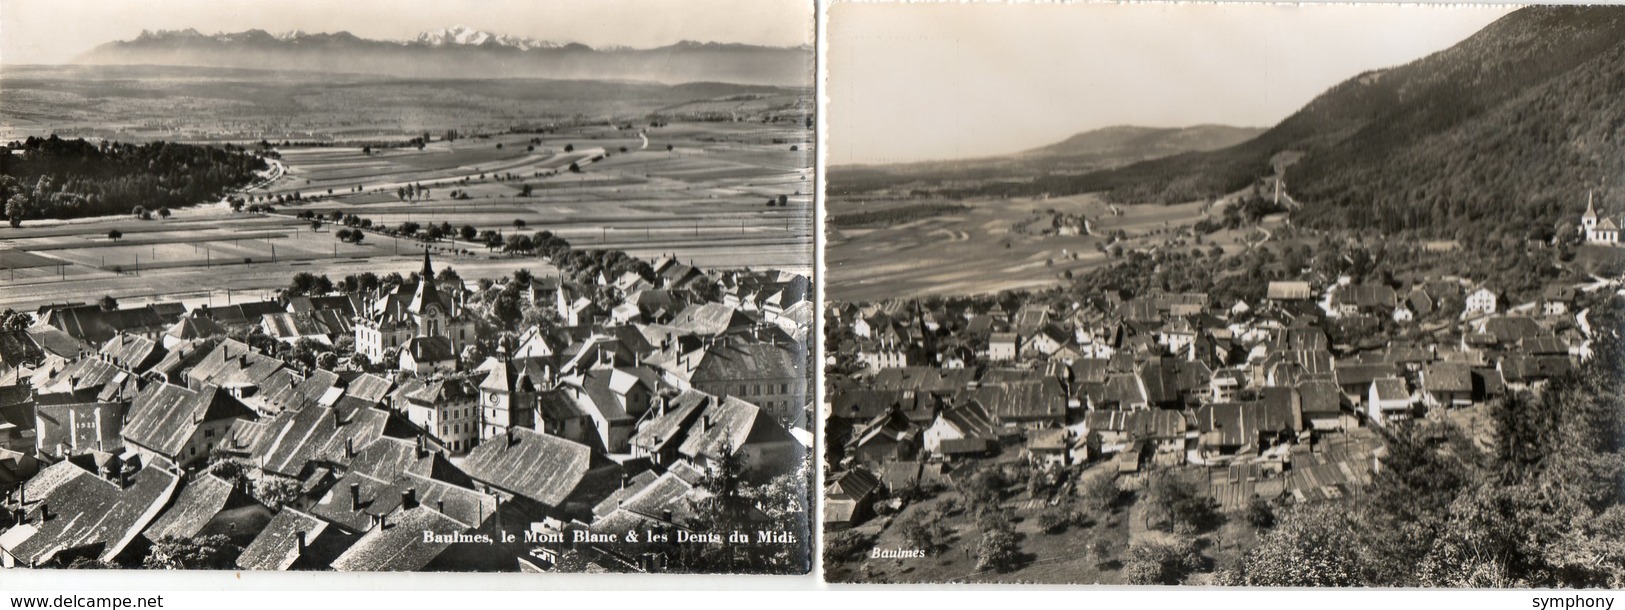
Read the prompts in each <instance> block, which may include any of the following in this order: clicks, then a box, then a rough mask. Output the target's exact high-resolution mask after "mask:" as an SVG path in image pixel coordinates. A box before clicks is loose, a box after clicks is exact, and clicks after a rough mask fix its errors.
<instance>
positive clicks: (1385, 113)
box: [957, 7, 1625, 235]
mask: <svg viewBox="0 0 1625 610" xmlns="http://www.w3.org/2000/svg"><path fill="white" fill-rule="evenodd" d="M1622 46H1625V7H1531V8H1525V9H1522V10H1519V11H1517V12H1514V13H1512V14H1510V15H1508V16H1506V17H1504V18H1502V19H1500V20H1498V21H1496V22H1495V23H1492V24H1490V25H1489V26H1488V27H1486V28H1484V29H1483V30H1481V31H1480V32H1478V33H1477V34H1474V35H1473V36H1472V37H1470V38H1468V39H1467V40H1465V41H1462V42H1461V43H1459V44H1457V45H1455V46H1453V47H1451V48H1449V49H1446V50H1444V51H1440V52H1438V53H1435V54H1433V55H1430V56H1428V57H1425V58H1422V59H1420V60H1417V61H1415V62H1411V63H1409V64H1406V65H1404V66H1400V67H1396V68H1391V69H1387V70H1377V71H1372V72H1367V73H1365V74H1361V75H1358V76H1356V77H1354V78H1351V79H1349V80H1347V81H1345V82H1343V83H1341V84H1339V85H1337V86H1336V87H1333V88H1331V89H1330V90H1328V91H1326V92H1325V93H1324V94H1321V95H1320V96H1319V97H1317V98H1315V99H1314V100H1313V101H1311V102H1310V103H1309V104H1308V105H1306V106H1305V107H1304V108H1303V109H1301V110H1299V111H1298V112H1297V113H1294V114H1293V115H1292V116H1290V117H1288V118H1287V119H1285V120H1283V121H1282V122H1281V123H1279V124H1278V125H1276V126H1275V127H1273V128H1271V129H1270V130H1269V131H1267V132H1265V133H1263V134H1262V135H1260V136H1258V137H1257V138H1254V139H1252V140H1250V141H1247V142H1244V143H1242V144H1238V145H1236V146H1233V147H1230V148H1226V149H1222V150H1217V151H1212V152H1197V153H1187V154H1181V155H1174V156H1170V157H1164V158H1161V159H1156V160H1152V161H1147V162H1144V163H1137V164H1133V165H1129V166H1127V167H1123V168H1118V169H1113V170H1108V171H1101V172H1094V173H1090V174H1087V175H1083V176H1054V177H1049V178H1045V179H1040V180H1036V181H1032V182H1027V183H1022V184H1015V183H1006V184H990V185H985V186H979V187H977V188H975V189H969V190H966V191H962V192H960V193H957V194H960V195H1022V194H1036V193H1040V192H1049V193H1075V192H1088V191H1106V192H1108V194H1109V197H1110V198H1111V199H1112V200H1114V201H1119V202H1173V201H1188V200H1192V199H1199V198H1205V197H1213V196H1217V195H1220V194H1223V193H1227V192H1231V191H1234V190H1237V189H1240V188H1243V187H1245V186H1246V185H1248V184H1249V183H1251V181H1252V180H1254V179H1255V178H1257V177H1258V176H1262V175H1267V174H1270V173H1272V171H1273V170H1272V168H1271V163H1270V161H1271V159H1272V158H1274V157H1275V155H1276V154H1278V153H1281V152H1284V151H1297V152H1302V153H1303V156H1302V158H1301V160H1300V161H1298V163H1297V164H1296V165H1294V166H1292V167H1291V168H1290V169H1289V170H1288V171H1287V178H1286V181H1287V184H1288V187H1289V189H1290V190H1291V191H1292V193H1293V194H1294V195H1295V196H1296V197H1297V198H1298V199H1299V200H1301V201H1303V202H1304V203H1305V204H1306V207H1305V209H1304V211H1303V212H1302V213H1301V214H1300V216H1299V218H1300V219H1301V220H1299V222H1300V223H1302V224H1307V225H1310V226H1321V227H1351V228H1373V229H1384V230H1399V229H1402V228H1417V229H1420V230H1422V231H1423V232H1426V233H1430V234H1455V233H1464V234H1481V235H1482V234H1491V233H1501V232H1503V231H1504V230H1505V229H1507V228H1508V227H1509V226H1521V227H1523V228H1527V227H1529V226H1531V225H1541V226H1542V227H1543V228H1542V230H1543V231H1545V230H1549V229H1550V227H1551V225H1552V224H1553V223H1555V222H1557V221H1558V220H1559V218H1561V217H1564V216H1565V215H1572V214H1574V213H1577V212H1578V211H1579V210H1581V209H1583V208H1584V205H1585V202H1584V193H1585V191H1586V190H1587V189H1588V188H1593V187H1596V186H1597V185H1599V184H1600V183H1601V182H1602V179H1603V177H1604V176H1605V175H1608V174H1609V173H1610V172H1611V173H1612V174H1613V175H1615V176H1616V182H1617V181H1618V177H1621V176H1625V172H1622V170H1625V167H1622V166H1621V163H1622V161H1621V160H1622V159H1625V131H1622V129H1625V128H1622V122H1625V112H1622V107H1621V102H1620V101H1619V100H1620V98H1621V94H1622V93H1625V72H1622V71H1625V61H1622V60H1625V55H1622V54H1625V48H1622ZM1621 203H1625V200H1622V201H1621ZM1462 223H1468V224H1470V226H1467V225H1463V224H1462Z"/></svg>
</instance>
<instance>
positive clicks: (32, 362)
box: [0, 330, 45, 369]
mask: <svg viewBox="0 0 1625 610" xmlns="http://www.w3.org/2000/svg"><path fill="white" fill-rule="evenodd" d="M44 362H45V350H42V349H40V346H39V344H38V343H36V342H35V341H34V337H33V336H32V335H29V334H28V331H26V330H7V331H0V365H4V366H6V367H9V368H13V369H15V368H19V367H24V366H30V367H32V366H39V365H40V364H42V363H44Z"/></svg>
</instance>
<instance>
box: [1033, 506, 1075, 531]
mask: <svg viewBox="0 0 1625 610" xmlns="http://www.w3.org/2000/svg"><path fill="white" fill-rule="evenodd" d="M1071 522H1072V519H1071V518H1070V516H1069V515H1066V514H1065V513H1064V512H1063V511H1060V510H1056V509H1053V508H1052V509H1049V510H1045V511H1044V512H1041V513H1039V514H1038V519H1037V523H1038V529H1039V530H1040V531H1042V532H1044V533H1046V534H1059V533H1061V532H1062V531H1064V530H1066V526H1067V525H1068V524H1070V523H1071Z"/></svg>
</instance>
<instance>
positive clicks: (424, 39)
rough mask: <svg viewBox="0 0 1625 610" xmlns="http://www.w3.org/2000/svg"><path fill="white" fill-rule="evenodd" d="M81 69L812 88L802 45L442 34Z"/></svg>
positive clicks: (182, 35)
mask: <svg viewBox="0 0 1625 610" xmlns="http://www.w3.org/2000/svg"><path fill="white" fill-rule="evenodd" d="M74 63H79V64H91V65H173V66H201V67H218V68H251V69H274V70H292V71H305V72H331V73H359V74H379V75H386V76H393V77H401V78H556V79H577V80H641V81H652V82H660V83H666V84H678V83H688V82H725V83H737V84H747V85H774V86H801V87H810V86H811V85H812V67H813V54H812V49H811V48H810V47H808V46H805V45H804V46H797V47H767V46H757V45H748V44H733V43H713V42H693V41H682V42H678V43H676V44H671V45H667V46H663V47H655V48H648V49H634V48H627V47H608V48H603V49H594V48H592V47H589V46H587V45H584V44H579V43H558V42H552V41H544V40H537V39H534V38H526V37H519V36H509V35H503V34H494V33H491V32H485V31H481V30H476V29H473V28H469V27H467V26H452V27H448V28H445V29H441V30H434V31H427V32H422V33H420V34H418V35H417V36H416V37H414V38H412V39H410V40H401V41H390V40H371V39H366V38H361V37H358V36H356V35H354V34H351V33H349V32H334V33H325V32H321V33H305V32H301V31H294V32H288V33H284V34H271V33H269V32H266V31H264V30H258V29H254V30H246V31H242V32H233V33H218V34H203V33H201V32H199V31H197V30H195V29H185V30H160V31H143V32H142V33H141V34H140V35H139V36H137V37H135V38H134V39H131V40H127V41H114V42H109V43H106V44H102V45H99V46H97V47H96V48H94V49H91V50H90V51H87V52H86V53H84V54H83V55H80V56H79V57H78V58H76V59H75V60H74Z"/></svg>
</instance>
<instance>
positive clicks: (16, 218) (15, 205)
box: [6, 193, 30, 229]
mask: <svg viewBox="0 0 1625 610" xmlns="http://www.w3.org/2000/svg"><path fill="white" fill-rule="evenodd" d="M29 208H30V203H29V200H28V194H27V193H17V194H15V195H12V196H11V198H10V199H7V200H6V220H7V221H8V222H10V223H11V228H13V229H15V228H17V227H20V226H22V225H23V219H24V218H26V217H27V216H28V213H29Z"/></svg>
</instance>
